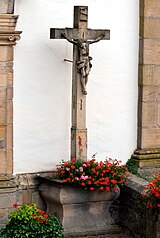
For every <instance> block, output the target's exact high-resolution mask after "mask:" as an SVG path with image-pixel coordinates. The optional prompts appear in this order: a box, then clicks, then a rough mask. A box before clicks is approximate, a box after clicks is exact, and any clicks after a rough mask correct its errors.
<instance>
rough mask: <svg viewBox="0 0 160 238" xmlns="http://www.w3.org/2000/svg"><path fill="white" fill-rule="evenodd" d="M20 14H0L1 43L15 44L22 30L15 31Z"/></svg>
mask: <svg viewBox="0 0 160 238" xmlns="http://www.w3.org/2000/svg"><path fill="white" fill-rule="evenodd" d="M17 19H18V15H13V14H0V45H15V44H16V41H17V40H19V39H20V34H21V33H22V31H15V28H16V23H17Z"/></svg>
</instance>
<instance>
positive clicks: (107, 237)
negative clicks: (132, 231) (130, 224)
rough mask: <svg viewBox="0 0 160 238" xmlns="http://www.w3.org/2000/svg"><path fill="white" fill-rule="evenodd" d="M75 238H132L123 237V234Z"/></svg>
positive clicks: (129, 237) (128, 237)
mask: <svg viewBox="0 0 160 238" xmlns="http://www.w3.org/2000/svg"><path fill="white" fill-rule="evenodd" d="M77 238H132V237H131V236H128V235H125V234H124V233H120V234H110V235H98V236H83V237H82V236H81V237H77Z"/></svg>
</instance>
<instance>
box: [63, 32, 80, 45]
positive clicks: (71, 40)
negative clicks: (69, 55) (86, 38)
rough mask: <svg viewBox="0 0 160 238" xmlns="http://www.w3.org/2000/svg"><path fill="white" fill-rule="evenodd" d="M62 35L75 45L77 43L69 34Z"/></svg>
mask: <svg viewBox="0 0 160 238" xmlns="http://www.w3.org/2000/svg"><path fill="white" fill-rule="evenodd" d="M61 36H62V37H63V38H65V39H66V40H68V41H69V42H70V43H72V44H74V45H77V42H76V41H75V40H73V39H72V38H70V37H69V36H67V35H66V33H65V32H64V33H61Z"/></svg>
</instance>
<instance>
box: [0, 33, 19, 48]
mask: <svg viewBox="0 0 160 238" xmlns="http://www.w3.org/2000/svg"><path fill="white" fill-rule="evenodd" d="M21 33H22V31H9V32H7V31H6V32H5V31H0V45H15V44H16V41H17V40H20V34H21Z"/></svg>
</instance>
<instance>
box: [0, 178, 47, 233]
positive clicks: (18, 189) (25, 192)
mask: <svg viewBox="0 0 160 238" xmlns="http://www.w3.org/2000/svg"><path fill="white" fill-rule="evenodd" d="M14 203H17V204H19V205H22V204H24V203H26V204H31V203H35V204H36V205H37V207H38V208H39V209H43V210H45V208H46V207H45V203H44V202H43V200H42V198H41V197H40V195H39V183H38V181H37V179H36V174H21V175H17V176H15V177H14V176H12V177H8V176H0V229H1V228H2V227H4V226H5V224H6V222H7V217H8V214H9V213H10V211H12V210H13V209H14V208H13V204H14Z"/></svg>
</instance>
